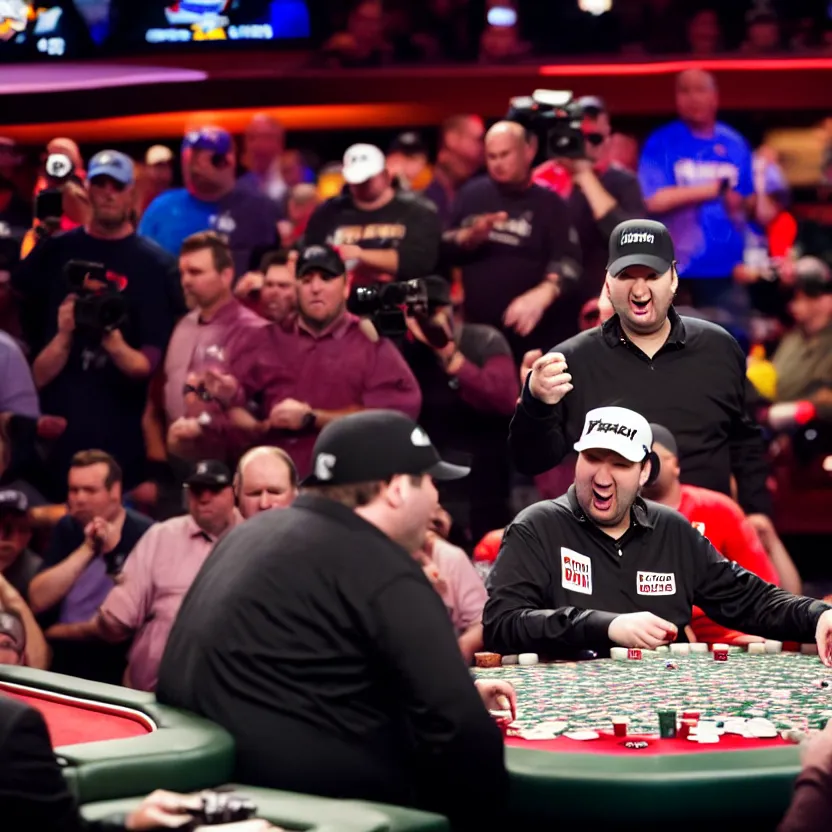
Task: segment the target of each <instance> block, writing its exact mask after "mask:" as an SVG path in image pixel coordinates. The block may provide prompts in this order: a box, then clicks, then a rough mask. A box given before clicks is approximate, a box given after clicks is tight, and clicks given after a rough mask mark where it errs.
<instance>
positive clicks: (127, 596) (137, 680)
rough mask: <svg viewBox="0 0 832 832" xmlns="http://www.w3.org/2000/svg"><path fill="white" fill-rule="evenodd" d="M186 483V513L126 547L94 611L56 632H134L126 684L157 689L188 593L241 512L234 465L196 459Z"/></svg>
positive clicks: (116, 638)
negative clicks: (114, 580)
mask: <svg viewBox="0 0 832 832" xmlns="http://www.w3.org/2000/svg"><path fill="white" fill-rule="evenodd" d="M186 488H187V496H188V513H187V514H183V515H182V516H181V517H172V518H171V519H170V520H166V521H165V522H164V523H157V524H156V525H154V526H153V528H151V529H150V530H149V531H148V533H147V534H146V535H144V536H143V537H142V539H141V540H140V541H139V542H138V544H137V545H136V547H135V549H133V551H132V552H131V553H130V556H129V557H128V558H127V561H126V562H125V564H124V569H123V571H122V573H121V576H120V578H119V582H118V585H117V586H115V587H114V588H113V589H111V590H110V592H109V594H108V595H107V597H106V598H105V599H104V601H103V603H102V604H101V607H100V608H99V609H98V610H97V612H96V613H95V615H93V616H92V617H91V618H90V619H89V620H87V621H82V622H79V623H76V624H72V625H67V626H65V627H64V628H63V629H62V633H61V634H62V637H63V638H67V639H73V640H79V641H82V640H86V639H96V638H97V639H102V640H104V641H107V642H111V643H114V644H117V643H121V642H125V641H127V640H128V639H132V646H131V647H130V653H129V655H128V662H127V674H126V676H125V684H126V685H127V687H131V688H136V689H137V690H148V691H152V690H155V688H156V677H157V675H158V671H159V662H160V661H161V659H162V653H164V650H165V644H166V643H167V639H168V634H169V633H170V628H171V627H172V626H173V622H174V620H175V619H176V614H177V612H178V611H179V605H180V604H181V603H182V599H183V598H184V597H185V593H186V592H187V591H188V589H190V586H191V584H192V583H193V580H194V578H195V577H196V575H197V572H199V570H200V568H201V567H202V564H203V563H205V559H206V558H207V557H208V555H209V554H210V553H211V550H212V549H213V547H214V544H215V543H216V542H217V540H219V539H220V538H221V537H222V536H223V535H224V534H225V533H226V532H227V531H229V530H230V529H232V528H233V527H234V526H236V525H237V523H241V522H242V520H243V518H242V517H241V515H240V513H239V512H238V511H237V509H236V508H235V507H234V489H233V488H232V481H231V472H230V471H229V470H228V468H226V466H225V465H224V464H223V463H222V462H218V461H216V460H207V461H203V462H199V463H197V465H196V466H195V467H194V470H193V472H192V473H191V475H190V477H188V479H187V481H186Z"/></svg>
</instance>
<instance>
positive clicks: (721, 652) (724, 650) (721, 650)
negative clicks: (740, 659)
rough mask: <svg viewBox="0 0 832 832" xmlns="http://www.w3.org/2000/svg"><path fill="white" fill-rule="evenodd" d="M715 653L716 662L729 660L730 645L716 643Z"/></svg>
mask: <svg viewBox="0 0 832 832" xmlns="http://www.w3.org/2000/svg"><path fill="white" fill-rule="evenodd" d="M713 653H714V661H715V662H727V661H728V645H727V644H715V645H714V647H713Z"/></svg>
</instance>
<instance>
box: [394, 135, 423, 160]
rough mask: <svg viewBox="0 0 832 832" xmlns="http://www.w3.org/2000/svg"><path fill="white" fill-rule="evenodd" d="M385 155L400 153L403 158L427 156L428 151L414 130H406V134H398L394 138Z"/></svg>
mask: <svg viewBox="0 0 832 832" xmlns="http://www.w3.org/2000/svg"><path fill="white" fill-rule="evenodd" d="M387 153H388V154H390V153H401V154H402V155H403V156H420V155H425V156H427V153H428V149H427V146H426V145H425V143H424V142H423V141H422V137H421V136H420V135H419V134H418V133H417V132H416V131H415V130H408V131H407V132H406V133H400V134H399V135H398V136H396V138H395V139H394V140H393V143H392V144H391V145H390V148H389V149H388V151H387Z"/></svg>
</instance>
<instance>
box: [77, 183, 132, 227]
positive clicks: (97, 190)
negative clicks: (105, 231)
mask: <svg viewBox="0 0 832 832" xmlns="http://www.w3.org/2000/svg"><path fill="white" fill-rule="evenodd" d="M87 190H88V192H89V195H90V203H91V205H92V213H93V217H94V218H95V221H96V222H97V223H98V224H99V225H102V226H104V227H105V228H118V227H119V226H121V225H123V224H124V223H125V222H127V221H128V220H129V219H130V215H131V212H132V210H133V200H134V194H133V186H132V185H130V186H127V185H122V183H121V182H118V181H116V180H115V179H113V178H112V177H111V176H94V177H93V178H92V179H90V181H89V184H88V186H87Z"/></svg>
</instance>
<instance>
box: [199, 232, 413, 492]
mask: <svg viewBox="0 0 832 832" xmlns="http://www.w3.org/2000/svg"><path fill="white" fill-rule="evenodd" d="M345 271H346V270H345V267H344V262H343V260H341V258H340V257H339V256H338V254H337V252H336V251H335V250H334V249H333V248H332V247H331V246H328V245H312V246H308V247H307V248H306V249H304V250H303V251H302V252H301V254H300V257H299V258H298V262H297V280H298V314H297V316H296V317H295V318H294V319H293V321H292V322H291V323H290V324H289V325H283V326H281V325H279V324H271V325H269V326H266V327H263V328H261V329H256V330H251V331H249V332H248V333H246V334H245V335H244V336H243V337H241V338H239V339H237V341H236V342H235V344H234V348H233V349H232V350H231V351H230V353H229V356H228V361H229V365H230V376H225V377H223V379H222V382H221V384H219V385H217V387H216V388H213V389H212V394H213V395H215V397H216V399H217V400H218V401H217V402H213V403H211V404H212V405H213V408H214V409H213V412H212V414H211V423H210V424H206V425H205V426H204V429H203V433H204V435H205V437H206V438H210V437H216V436H217V435H218V434H221V435H223V436H224V437H225V440H226V442H228V443H229V445H230V447H231V448H232V449H233V452H234V453H235V454H239V453H241V452H242V451H243V450H245V449H246V448H249V447H251V446H252V445H259V444H268V445H275V446H277V447H280V448H283V449H284V450H285V451H286V452H287V453H288V454H289V455H290V456H291V457H292V460H293V461H294V463H295V466H296V467H297V469H298V474H299V475H300V476H301V477H304V476H306V474H307V473H308V472H309V461H310V455H311V453H312V446H313V445H314V443H315V438H316V437H317V435H318V432H319V431H320V430H321V429H322V428H323V427H325V426H326V425H328V424H329V423H330V422H333V421H335V420H336V419H338V418H340V417H341V416H346V415H347V414H349V413H357V412H358V411H361V410H368V409H376V408H384V409H390V410H399V411H401V412H402V413H405V414H406V415H408V416H410V417H411V418H416V417H417V416H418V414H419V410H420V409H421V406H422V394H421V391H420V390H419V385H418V383H417V382H416V379H415V377H414V376H413V373H412V372H411V370H410V368H409V367H408V366H407V363H406V362H405V360H404V358H403V357H402V356H401V354H400V353H399V351H398V350H397V349H396V347H395V346H394V345H393V343H392V342H390V341H388V340H387V339H385V338H380V337H379V335H378V333H377V332H376V331H375V329H374V328H373V327H372V325H371V324H370V323H369V321H365V320H361V319H360V318H357V317H356V316H355V315H352V314H351V313H349V312H347V308H346V304H347V297H348V295H349V284H348V281H347V278H346V275H345ZM222 402H225V404H226V406H225V409H223V406H222Z"/></svg>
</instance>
